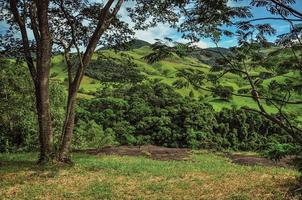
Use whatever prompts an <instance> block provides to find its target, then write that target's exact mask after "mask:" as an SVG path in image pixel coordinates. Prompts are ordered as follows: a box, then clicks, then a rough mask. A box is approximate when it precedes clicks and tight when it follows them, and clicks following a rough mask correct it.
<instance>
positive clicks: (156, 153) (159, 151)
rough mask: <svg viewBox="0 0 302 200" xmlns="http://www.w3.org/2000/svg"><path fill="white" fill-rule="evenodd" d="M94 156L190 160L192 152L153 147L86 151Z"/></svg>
mask: <svg viewBox="0 0 302 200" xmlns="http://www.w3.org/2000/svg"><path fill="white" fill-rule="evenodd" d="M86 152H87V153H89V154H93V155H119V156H145V157H147V158H151V159H154V160H178V161H181V160H188V159H190V155H191V150H189V149H184V148H183V149H180V148H166V147H158V146H153V145H145V146H117V147H105V148H102V149H93V150H88V151H86Z"/></svg>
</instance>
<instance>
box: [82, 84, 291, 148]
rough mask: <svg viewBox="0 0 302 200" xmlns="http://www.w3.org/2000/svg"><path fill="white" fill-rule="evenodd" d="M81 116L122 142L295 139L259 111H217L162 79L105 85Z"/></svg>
mask: <svg viewBox="0 0 302 200" xmlns="http://www.w3.org/2000/svg"><path fill="white" fill-rule="evenodd" d="M77 118H78V120H79V121H80V120H83V121H85V122H86V123H88V122H89V121H91V120H93V121H95V122H96V123H97V124H98V125H100V126H101V125H102V126H103V129H104V130H107V129H109V130H111V131H112V134H113V135H114V136H115V137H116V140H117V141H118V142H119V143H120V144H130V145H142V144H155V145H163V146H168V147H190V148H194V149H199V148H212V149H233V150H246V151H262V150H264V149H265V148H266V144H267V143H269V142H273V141H278V142H280V143H281V142H282V143H291V142H292V140H291V138H290V137H289V136H288V135H286V134H285V133H284V132H283V131H282V130H281V129H280V128H278V127H277V126H275V125H274V124H273V123H271V122H270V121H268V120H266V119H264V118H263V117H261V116H258V115H257V114H254V113H249V112H247V111H245V110H235V109H232V110H229V109H223V110H222V111H221V112H219V113H216V112H214V110H213V108H212V107H211V106H210V105H208V104H205V103H203V102H202V101H201V100H196V99H193V98H190V97H183V96H181V95H179V94H178V93H176V92H175V91H174V89H173V88H172V87H170V86H168V85H166V84H163V83H161V82H157V81H153V82H149V83H148V82H146V83H141V84H138V85H133V86H125V87H119V88H112V87H108V88H104V89H102V90H100V91H98V93H97V97H96V98H94V99H92V100H81V101H80V105H79V108H78V112H77ZM77 126H81V124H77ZM83 134H86V133H85V132H83Z"/></svg>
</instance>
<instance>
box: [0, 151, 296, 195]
mask: <svg viewBox="0 0 302 200" xmlns="http://www.w3.org/2000/svg"><path fill="white" fill-rule="evenodd" d="M37 156H38V155H36V154H31V153H19V154H0V161H1V162H0V164H1V167H0V179H1V182H0V197H1V198H2V199H83V200H84V199H129V200H130V199H150V200H154V199H188V200H191V199H207V200H216V199H227V200H235V199H242V200H248V199H251V200H264V199H270V200H284V199H292V200H294V199H299V197H298V196H297V197H294V196H291V194H290V191H289V188H291V186H292V185H295V184H296V177H297V176H298V173H297V172H296V171H294V170H290V169H283V168H271V167H270V168H268V167H257V166H256V167H248V166H240V165H235V164H232V163H230V161H229V160H228V159H226V158H224V157H221V156H217V155H215V154H212V153H209V152H199V151H198V152H195V153H194V154H193V155H192V156H191V158H190V160H188V161H156V160H150V159H147V158H144V157H119V156H90V155H87V154H74V155H73V157H72V158H73V160H74V161H75V162H76V165H75V166H73V167H66V166H65V167H62V166H61V167H60V166H52V167H41V166H37V165H36V164H35V163H36V157H37Z"/></svg>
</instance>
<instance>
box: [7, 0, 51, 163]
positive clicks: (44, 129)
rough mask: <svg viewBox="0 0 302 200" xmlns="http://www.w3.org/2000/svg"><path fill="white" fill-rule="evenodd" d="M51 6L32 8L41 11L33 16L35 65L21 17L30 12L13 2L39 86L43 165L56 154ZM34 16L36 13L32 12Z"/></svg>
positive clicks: (39, 1)
mask: <svg viewBox="0 0 302 200" xmlns="http://www.w3.org/2000/svg"><path fill="white" fill-rule="evenodd" d="M48 4H49V0H36V1H34V2H33V4H31V6H32V7H30V10H31V11H34V12H35V11H37V16H36V15H31V25H32V28H33V32H34V37H35V40H36V44H37V49H36V56H37V62H36V65H35V64H34V59H33V57H32V55H31V53H32V50H31V45H30V42H29V38H28V34H27V29H26V19H27V16H26V15H25V16H22V17H21V16H20V13H19V11H20V10H24V12H25V11H27V8H25V7H24V8H23V9H20V8H18V1H17V0H10V1H9V5H10V10H11V12H12V14H13V16H14V20H15V21H16V23H17V24H18V26H19V28H20V33H21V38H22V45H23V51H24V57H25V60H26V63H27V66H28V68H29V71H30V74H31V77H32V80H33V82H34V86H35V98H36V109H37V115H38V125H39V141H40V157H39V162H40V163H45V162H48V161H49V160H50V158H51V156H52V154H53V132H52V124H51V114H50V102H49V70H50V66H51V50H52V43H51V36H50V32H49V24H48ZM24 6H25V5H24ZM31 14H33V13H32V12H31ZM35 14H36V13H35ZM36 19H37V20H36ZM37 22H38V23H37Z"/></svg>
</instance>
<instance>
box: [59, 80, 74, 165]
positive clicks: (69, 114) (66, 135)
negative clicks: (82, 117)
mask: <svg viewBox="0 0 302 200" xmlns="http://www.w3.org/2000/svg"><path fill="white" fill-rule="evenodd" d="M77 92H78V88H77V87H75V86H74V85H73V84H71V85H70V86H69V91H68V100H67V109H66V117H65V121H64V125H63V130H62V139H61V141H62V143H61V147H60V153H59V161H61V162H64V163H71V159H70V158H69V150H70V145H71V141H72V135H73V129H74V121H75V106H76V98H77Z"/></svg>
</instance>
